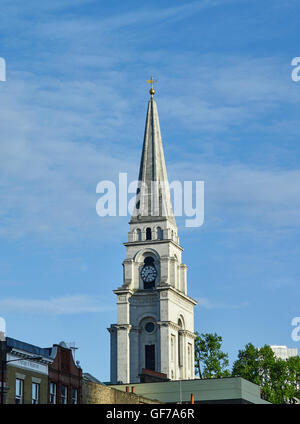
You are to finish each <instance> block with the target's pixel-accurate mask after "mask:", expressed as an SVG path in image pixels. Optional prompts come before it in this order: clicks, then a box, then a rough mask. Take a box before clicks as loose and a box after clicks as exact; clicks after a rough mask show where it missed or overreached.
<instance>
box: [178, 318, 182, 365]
mask: <svg viewBox="0 0 300 424" xmlns="http://www.w3.org/2000/svg"><path fill="white" fill-rule="evenodd" d="M178 327H179V330H178V365H179V366H180V367H182V366H183V343H182V342H183V340H182V333H181V331H182V321H181V319H179V320H178Z"/></svg>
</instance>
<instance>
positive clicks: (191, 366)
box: [188, 343, 193, 375]
mask: <svg viewBox="0 0 300 424" xmlns="http://www.w3.org/2000/svg"><path fill="white" fill-rule="evenodd" d="M192 369H193V356H192V345H191V343H188V370H189V372H190V375H191V374H192V373H191V371H192Z"/></svg>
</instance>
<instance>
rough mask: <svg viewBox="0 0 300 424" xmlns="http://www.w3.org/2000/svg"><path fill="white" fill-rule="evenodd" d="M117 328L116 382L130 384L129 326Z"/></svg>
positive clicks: (118, 326) (117, 326)
mask: <svg viewBox="0 0 300 424" xmlns="http://www.w3.org/2000/svg"><path fill="white" fill-rule="evenodd" d="M116 328H117V346H118V353H117V382H119V381H122V383H123V384H127V383H129V382H130V362H129V361H130V343H129V332H130V329H131V325H129V324H127V325H116Z"/></svg>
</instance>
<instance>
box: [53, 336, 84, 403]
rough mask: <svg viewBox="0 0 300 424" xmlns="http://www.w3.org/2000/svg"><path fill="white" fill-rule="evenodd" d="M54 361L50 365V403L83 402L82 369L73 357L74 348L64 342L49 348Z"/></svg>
mask: <svg viewBox="0 0 300 424" xmlns="http://www.w3.org/2000/svg"><path fill="white" fill-rule="evenodd" d="M48 351H49V356H50V357H51V358H52V360H53V362H52V364H51V365H50V366H49V376H48V377H49V378H48V383H49V386H48V392H49V400H48V401H49V403H53V404H55V403H57V404H77V403H81V396H82V370H81V368H80V367H79V365H76V364H75V362H74V359H73V354H72V350H71V349H69V348H68V347H67V345H66V344H65V343H64V342H61V343H60V344H55V345H53V347H52V348H49V349H48Z"/></svg>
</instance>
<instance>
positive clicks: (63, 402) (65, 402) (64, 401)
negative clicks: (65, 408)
mask: <svg viewBox="0 0 300 424" xmlns="http://www.w3.org/2000/svg"><path fill="white" fill-rule="evenodd" d="M63 387H64V388H65V393H64V395H63ZM60 399H61V403H62V404H64V405H67V403H68V387H67V386H65V385H64V384H62V385H61V388H60Z"/></svg>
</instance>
